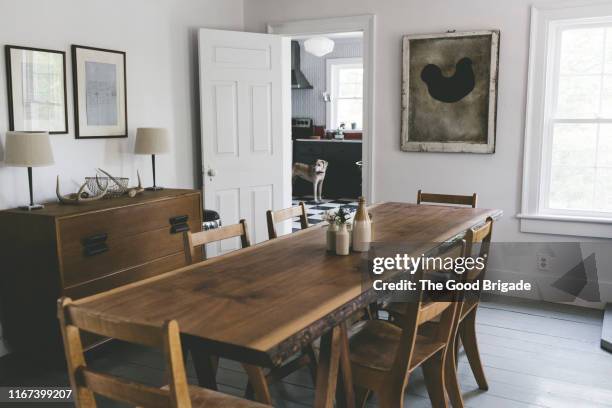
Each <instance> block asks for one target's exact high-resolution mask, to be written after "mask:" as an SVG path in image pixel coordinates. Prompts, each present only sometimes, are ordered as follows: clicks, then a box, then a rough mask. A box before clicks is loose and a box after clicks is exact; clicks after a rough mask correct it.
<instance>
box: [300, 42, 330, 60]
mask: <svg viewBox="0 0 612 408" xmlns="http://www.w3.org/2000/svg"><path fill="white" fill-rule="evenodd" d="M304 49H305V50H306V52H308V53H310V54H312V55H314V56H316V57H322V56H324V55H327V54H329V53H330V52H332V51H333V50H334V42H333V40H330V39H329V38H327V37H312V38H309V39H308V40H306V41H304Z"/></svg>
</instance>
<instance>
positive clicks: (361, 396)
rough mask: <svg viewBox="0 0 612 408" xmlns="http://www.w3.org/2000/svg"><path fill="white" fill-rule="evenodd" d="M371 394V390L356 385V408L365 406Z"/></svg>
mask: <svg viewBox="0 0 612 408" xmlns="http://www.w3.org/2000/svg"><path fill="white" fill-rule="evenodd" d="M369 396H370V390H368V389H366V388H361V387H355V408H364V407H365V404H366V402H368V397H369Z"/></svg>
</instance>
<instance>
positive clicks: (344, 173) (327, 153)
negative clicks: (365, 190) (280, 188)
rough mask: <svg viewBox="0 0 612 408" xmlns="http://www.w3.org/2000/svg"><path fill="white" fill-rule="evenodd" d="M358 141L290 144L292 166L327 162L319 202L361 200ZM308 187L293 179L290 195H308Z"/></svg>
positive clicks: (360, 142)
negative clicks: (326, 200) (321, 197)
mask: <svg viewBox="0 0 612 408" xmlns="http://www.w3.org/2000/svg"><path fill="white" fill-rule="evenodd" d="M361 146H362V141H361V140H333V139H296V140H294V141H293V162H294V163H296V162H298V163H305V164H314V162H316V161H317V160H318V159H322V160H326V161H327V162H328V166H327V174H326V175H325V182H324V183H323V198H357V197H359V196H361V195H362V194H361V170H360V168H359V167H358V166H357V165H356V162H357V161H359V160H361ZM312 194H313V191H312V183H308V182H307V181H305V180H302V179H299V178H298V179H297V180H296V181H295V183H294V185H293V195H298V196H301V195H312Z"/></svg>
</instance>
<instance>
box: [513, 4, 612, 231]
mask: <svg viewBox="0 0 612 408" xmlns="http://www.w3.org/2000/svg"><path fill="white" fill-rule="evenodd" d="M611 23H612V5H610V4H592V3H591V4H590V5H580V4H575V5H574V6H565V7H558V6H557V7H555V6H533V7H532V9H531V38H530V50H529V74H528V91H527V110H526V125H525V148H524V160H523V196H522V205H521V213H520V214H518V215H517V217H518V218H519V219H520V220H521V221H520V227H521V231H522V232H535V233H548V234H556V235H574V236H587V237H605V238H612V213H610V212H598V211H586V210H585V211H582V210H560V209H551V208H548V205H547V204H548V203H547V198H548V193H549V191H550V171H551V164H552V129H553V126H554V123H555V122H556V121H557V120H559V119H558V118H553V117H552V113H554V112H553V111H552V110H553V109H555V107H556V101H557V87H556V85H557V84H558V76H559V72H558V68H559V61H558V60H555V61H554V63H552V62H553V58H555V59H558V58H560V50H559V47H560V44H561V42H560V41H558V36H559V35H560V34H561V32H562V31H563V30H566V29H569V28H575V27H578V26H585V25H586V26H597V25H602V24H606V25H607V24H611ZM601 120H602V119H601V118H596V119H588V120H587V121H588V122H589V123H601V122H598V121H601ZM578 121H580V120H578ZM604 122H605V119H604Z"/></svg>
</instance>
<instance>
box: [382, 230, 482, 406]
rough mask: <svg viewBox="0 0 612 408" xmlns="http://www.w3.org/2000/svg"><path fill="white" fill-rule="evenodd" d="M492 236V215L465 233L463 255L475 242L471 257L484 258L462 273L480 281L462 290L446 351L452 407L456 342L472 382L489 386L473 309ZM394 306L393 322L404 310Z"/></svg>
mask: <svg viewBox="0 0 612 408" xmlns="http://www.w3.org/2000/svg"><path fill="white" fill-rule="evenodd" d="M492 235H493V219H492V218H487V220H486V222H485V223H484V224H483V225H481V226H477V227H473V228H470V229H469V230H468V231H467V233H466V235H465V241H466V250H465V254H466V255H465V256H466V257H471V256H474V255H473V252H474V248H475V246H477V245H479V246H480V248H479V250H478V254H476V255H475V256H476V257H480V258H482V259H483V260H484V262H483V265H484V266H483V267H482V268H478V267H475V268H473V269H471V270H470V271H468V272H467V273H466V274H465V275H466V277H465V279H466V282H468V283H470V282H475V281H480V282H481V283H480V285H478V286H477V288H478V290H474V291H467V292H465V293H464V300H463V302H462V303H461V306H460V308H459V311H458V313H457V317H458V326H457V333H456V335H455V336H454V338H453V347H452V350H451V351H450V354H451V356H450V357H449V362H448V364H449V367H448V369H449V370H451V371H452V372H454V373H455V375H454V376H453V375H452V373H451V374H449V376H448V378H447V382H446V388H447V392H448V394H449V397H450V398H451V402H452V403H453V407H454V408H462V407H463V399H462V397H461V388H460V386H459V381H458V379H457V376H456V373H457V367H456V364H457V358H458V353H459V346H460V341H461V344H463V349H464V350H465V354H466V356H467V358H468V362H469V364H470V368H471V369H472V373H473V374H474V378H475V379H476V383H477V384H478V388H479V389H481V390H483V391H486V390H488V389H489V385H488V383H487V379H486V376H485V373H484V369H483V366H482V360H481V359H480V352H479V350H478V341H477V338H476V310H477V309H478V305H479V303H480V295H481V291H482V280H483V279H484V276H485V273H486V270H487V264H488V259H489V251H490V247H491V237H492ZM398 305H399V304H398V303H394V304H392V305H391V307H389V309H388V311H389V314H390V317H391V318H392V320H394V321H401V319H402V318H403V315H404V314H405V313H406V310H405V309H404V310H402V309H401V308H400V307H398ZM437 324H438V323H437V322H435V321H431V322H428V323H426V324H424V325H423V332H424V333H431V332H432V331H434V330H436V328H435V326H436V325H437Z"/></svg>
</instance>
